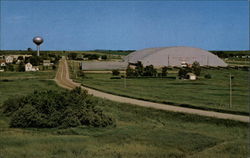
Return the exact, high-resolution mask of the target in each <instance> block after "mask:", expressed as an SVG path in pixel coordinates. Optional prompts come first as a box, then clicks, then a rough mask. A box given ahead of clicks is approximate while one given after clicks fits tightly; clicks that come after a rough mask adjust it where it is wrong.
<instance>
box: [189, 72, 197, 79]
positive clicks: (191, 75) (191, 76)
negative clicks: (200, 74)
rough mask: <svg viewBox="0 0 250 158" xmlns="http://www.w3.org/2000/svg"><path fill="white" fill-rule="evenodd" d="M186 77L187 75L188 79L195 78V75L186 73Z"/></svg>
mask: <svg viewBox="0 0 250 158" xmlns="http://www.w3.org/2000/svg"><path fill="white" fill-rule="evenodd" d="M187 77H188V79H190V80H196V75H195V74H193V73H187Z"/></svg>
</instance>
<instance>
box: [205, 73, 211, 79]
mask: <svg viewBox="0 0 250 158" xmlns="http://www.w3.org/2000/svg"><path fill="white" fill-rule="evenodd" d="M204 77H205V78H206V79H211V78H212V76H211V75H210V74H206V75H205V76H204Z"/></svg>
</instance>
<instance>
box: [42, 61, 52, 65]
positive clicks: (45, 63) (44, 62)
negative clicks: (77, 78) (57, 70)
mask: <svg viewBox="0 0 250 158" xmlns="http://www.w3.org/2000/svg"><path fill="white" fill-rule="evenodd" d="M51 65H53V63H51V62H50V60H43V66H51Z"/></svg>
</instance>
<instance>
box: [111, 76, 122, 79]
mask: <svg viewBox="0 0 250 158" xmlns="http://www.w3.org/2000/svg"><path fill="white" fill-rule="evenodd" d="M110 79H121V77H119V76H117V77H110Z"/></svg>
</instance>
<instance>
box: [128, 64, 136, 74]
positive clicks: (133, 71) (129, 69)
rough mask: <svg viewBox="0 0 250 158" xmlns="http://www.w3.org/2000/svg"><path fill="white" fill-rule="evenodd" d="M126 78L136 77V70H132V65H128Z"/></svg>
mask: <svg viewBox="0 0 250 158" xmlns="http://www.w3.org/2000/svg"><path fill="white" fill-rule="evenodd" d="M126 76H127V77H134V76H135V70H134V69H132V68H131V67H130V65H128V67H127V69H126Z"/></svg>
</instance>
